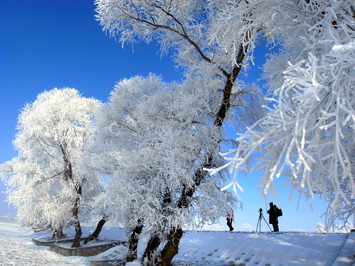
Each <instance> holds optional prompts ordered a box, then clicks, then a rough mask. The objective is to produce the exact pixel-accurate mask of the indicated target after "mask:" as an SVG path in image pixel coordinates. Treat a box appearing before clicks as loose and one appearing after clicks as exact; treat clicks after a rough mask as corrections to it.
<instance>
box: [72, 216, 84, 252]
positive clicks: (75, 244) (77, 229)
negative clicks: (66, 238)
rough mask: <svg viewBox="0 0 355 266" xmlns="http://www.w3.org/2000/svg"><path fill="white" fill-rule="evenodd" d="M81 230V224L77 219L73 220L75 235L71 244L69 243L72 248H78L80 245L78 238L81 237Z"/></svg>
mask: <svg viewBox="0 0 355 266" xmlns="http://www.w3.org/2000/svg"><path fill="white" fill-rule="evenodd" d="M81 235H82V232H81V226H80V222H79V221H75V237H74V241H73V244H72V245H71V247H72V248H78V247H80V238H81Z"/></svg>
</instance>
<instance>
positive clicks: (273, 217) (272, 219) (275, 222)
mask: <svg viewBox="0 0 355 266" xmlns="http://www.w3.org/2000/svg"><path fill="white" fill-rule="evenodd" d="M269 205H270V209H269V210H268V211H267V213H268V214H269V224H272V227H273V228H274V232H278V231H279V219H278V214H277V207H276V205H274V204H273V203H272V202H270V204H269Z"/></svg>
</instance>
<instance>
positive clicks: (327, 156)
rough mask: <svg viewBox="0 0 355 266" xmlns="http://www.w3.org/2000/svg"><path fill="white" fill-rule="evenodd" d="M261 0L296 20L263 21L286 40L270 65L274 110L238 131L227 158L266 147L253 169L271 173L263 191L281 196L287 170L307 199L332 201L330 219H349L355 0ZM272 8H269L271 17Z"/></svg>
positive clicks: (238, 161) (240, 159) (243, 164)
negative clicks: (278, 23)
mask: <svg viewBox="0 0 355 266" xmlns="http://www.w3.org/2000/svg"><path fill="white" fill-rule="evenodd" d="M257 2H259V3H257ZM262 2H263V3H264V5H265V4H267V3H269V2H270V4H272V3H274V4H275V8H280V9H279V11H278V12H277V13H275V15H276V16H280V13H282V16H285V18H286V16H288V18H289V21H291V23H286V24H285V25H286V26H285V29H282V28H280V27H270V26H272V25H273V24H265V25H264V26H263V29H262V31H263V33H264V34H265V38H267V39H270V40H271V41H272V42H274V43H279V44H280V47H281V48H280V53H278V54H274V55H272V56H271V57H270V58H269V60H268V61H267V63H266V65H265V76H266V77H267V78H268V79H269V83H268V85H269V88H270V89H269V96H268V99H269V105H268V106H267V107H266V109H267V114H266V115H265V117H263V118H262V119H261V120H259V121H258V122H257V123H255V124H254V125H253V126H252V127H250V128H248V130H247V131H246V133H245V134H242V135H241V136H240V137H239V138H238V142H239V146H238V148H237V149H236V150H231V153H234V155H233V157H232V158H231V162H230V163H229V164H228V165H229V166H231V167H232V168H231V169H233V170H235V169H236V170H237V171H238V170H245V169H247V160H248V159H249V158H250V157H251V156H252V155H253V154H260V157H258V158H257V160H256V163H255V165H254V167H253V168H252V169H253V170H257V171H261V172H263V173H264V176H263V178H262V181H261V184H260V185H261V187H262V191H263V193H265V194H266V193H267V191H271V193H273V194H274V196H275V195H276V190H275V187H274V180H275V179H276V178H280V177H282V178H284V179H286V183H287V184H291V186H292V191H298V192H301V193H303V195H305V198H306V199H307V200H310V199H311V198H313V197H314V195H315V194H321V195H322V196H323V198H324V200H325V201H327V202H329V208H328V211H327V218H328V223H327V226H328V227H329V226H330V225H335V220H336V218H341V219H343V218H344V219H345V220H346V219H348V218H349V216H350V215H351V213H353V210H354V209H353V208H354V197H355V181H354V173H355V171H354V140H355V134H354V133H355V132H354V130H355V97H354V93H355V91H354V90H355V4H354V1H350V0H345V1H333V0H325V1H312V0H304V1H267V2H264V1H256V2H255V3H257V4H256V5H258V4H261V3H262ZM282 6H284V7H286V6H289V7H291V8H290V11H286V10H285V9H282ZM268 10H269V9H268V8H265V14H266V15H268V16H270V18H271V19H270V21H272V18H273V16H272V14H270V13H268ZM226 13H227V14H229V16H228V15H226V16H225V17H226V18H230V19H232V18H233V10H229V11H228V12H227V11H226ZM254 15H256V16H257V15H258V14H257V13H254V14H253V15H252V16H254ZM282 21H285V20H282ZM229 156H231V155H229ZM234 183H235V184H237V180H234ZM345 222H346V221H345Z"/></svg>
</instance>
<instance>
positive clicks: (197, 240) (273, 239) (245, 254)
mask: <svg viewBox="0 0 355 266" xmlns="http://www.w3.org/2000/svg"><path fill="white" fill-rule="evenodd" d="M83 229H84V230H83V232H84V234H83V235H84V236H86V235H87V234H88V233H89V232H90V231H91V230H93V229H94V228H93V227H91V228H90V227H84V228H83ZM48 233H49V232H47V234H48ZM43 234H44V232H41V233H34V232H33V230H32V229H31V228H28V227H21V226H20V225H19V224H16V223H8V222H0V265H2V266H3V265H4V266H5V265H14V266H17V265H26V266H29V265H53V266H54V265H56V266H58V265H63V266H64V265H90V261H99V260H108V259H109V260H112V259H119V258H121V257H122V256H123V255H124V252H125V250H124V247H123V246H117V247H115V248H112V249H110V250H108V251H106V252H104V253H101V254H99V255H97V256H93V257H65V256H62V255H59V254H56V253H53V252H51V251H49V248H48V247H40V246H36V245H35V244H34V243H33V242H32V241H31V239H32V238H34V237H35V238H37V237H40V236H41V235H42V236H43ZM122 236H123V230H122V229H110V228H104V230H103V232H102V235H101V238H107V239H112V237H115V238H116V237H117V238H122ZM347 237H348V234H314V233H298V232H284V233H271V232H269V233H261V234H252V233H247V232H226V231H209V232H207V231H188V232H186V233H185V235H184V237H183V239H182V242H181V245H180V252H179V254H178V255H177V256H176V257H175V258H174V260H173V263H174V265H176V266H177V265H194V266H198V265H201V266H202V265H221V266H222V265H238V266H247V265H263V266H273V265H278V266H280V265H284V266H286V265H307V266H311V265H312V266H313V265H329V266H330V265H333V262H334V261H335V259H336V257H337V255H338V253H339V251H340V249H341V248H342V247H343V244H344V242H345V240H346V239H347ZM352 247H354V245H352ZM352 249H353V248H352ZM140 252H142V250H140ZM351 252H353V250H351ZM351 252H350V253H351ZM350 253H349V254H348V259H345V260H343V262H344V263H343V264H337V265H350V259H351V254H350ZM352 254H354V253H352ZM127 265H139V263H129V264H127Z"/></svg>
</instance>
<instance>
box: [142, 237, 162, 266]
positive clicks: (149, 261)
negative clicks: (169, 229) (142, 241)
mask: <svg viewBox="0 0 355 266" xmlns="http://www.w3.org/2000/svg"><path fill="white" fill-rule="evenodd" d="M160 243H161V238H160V237H159V236H158V235H157V234H155V235H154V236H153V237H151V238H150V239H149V241H148V243H147V247H146V249H145V251H144V254H143V257H142V264H143V265H146V266H156V265H157V264H155V258H154V253H155V252H156V250H157V248H158V247H159V245H160Z"/></svg>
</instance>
